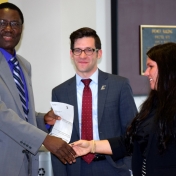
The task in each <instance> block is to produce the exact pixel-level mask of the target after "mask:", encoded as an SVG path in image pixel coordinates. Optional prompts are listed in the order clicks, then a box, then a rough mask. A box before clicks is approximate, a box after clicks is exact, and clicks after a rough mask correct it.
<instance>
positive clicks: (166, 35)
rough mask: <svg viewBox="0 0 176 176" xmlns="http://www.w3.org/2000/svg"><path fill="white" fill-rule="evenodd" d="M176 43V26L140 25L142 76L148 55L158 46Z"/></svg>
mask: <svg viewBox="0 0 176 176" xmlns="http://www.w3.org/2000/svg"><path fill="white" fill-rule="evenodd" d="M168 42H176V26H168V25H162V26H161V25H140V52H141V58H140V59H141V60H140V62H141V67H140V71H141V75H143V74H144V72H145V70H146V53H147V51H148V50H149V49H150V48H151V47H153V46H155V45H158V44H162V43H168Z"/></svg>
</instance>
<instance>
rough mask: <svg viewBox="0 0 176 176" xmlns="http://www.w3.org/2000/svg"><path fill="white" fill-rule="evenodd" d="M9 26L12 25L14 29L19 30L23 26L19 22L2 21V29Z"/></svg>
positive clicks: (0, 22)
mask: <svg viewBox="0 0 176 176" xmlns="http://www.w3.org/2000/svg"><path fill="white" fill-rule="evenodd" d="M8 25H10V27H11V28H12V29H19V28H20V27H21V25H22V24H21V23H19V22H17V21H6V20H0V29H5V28H6V27H7V26H8Z"/></svg>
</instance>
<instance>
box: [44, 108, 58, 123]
mask: <svg viewBox="0 0 176 176" xmlns="http://www.w3.org/2000/svg"><path fill="white" fill-rule="evenodd" d="M60 119H61V117H59V116H57V115H55V114H54V111H53V110H52V109H51V110H50V111H49V112H48V113H47V114H45V116H44V121H45V123H46V124H48V125H54V124H55V122H56V120H60Z"/></svg>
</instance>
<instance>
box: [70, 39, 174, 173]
mask: <svg viewBox="0 0 176 176" xmlns="http://www.w3.org/2000/svg"><path fill="white" fill-rule="evenodd" d="M144 75H145V76H147V77H148V78H149V82H150V87H151V91H150V93H149V96H148V98H147V99H146V100H145V102H144V103H143V104H142V105H141V108H140V111H139V113H138V114H137V115H136V117H135V118H134V119H133V121H132V123H131V125H130V126H129V127H128V128H127V132H126V134H125V135H124V136H120V137H117V138H111V139H107V140H101V141H84V140H80V141H77V142H74V143H73V144H71V145H72V147H73V148H74V150H75V151H76V153H77V155H78V156H82V155H85V154H87V153H89V152H92V153H102V154H109V155H112V158H113V159H114V160H116V159H120V158H122V157H124V156H125V155H132V171H133V176H141V175H142V176H166V175H169V176H175V175H176V43H171V42H170V43H165V44H160V45H157V46H154V47H152V48H151V49H150V50H149V51H148V52H147V69H146V71H145V73H144Z"/></svg>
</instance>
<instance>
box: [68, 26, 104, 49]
mask: <svg viewBox="0 0 176 176" xmlns="http://www.w3.org/2000/svg"><path fill="white" fill-rule="evenodd" d="M83 37H92V38H94V40H95V47H96V48H97V49H101V41H100V38H99V36H98V35H97V33H96V31H95V30H93V29H91V28H88V27H83V28H80V29H78V30H76V31H74V32H73V33H71V35H70V41H71V44H70V49H73V48H74V44H75V41H76V40H77V39H79V38H83Z"/></svg>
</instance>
